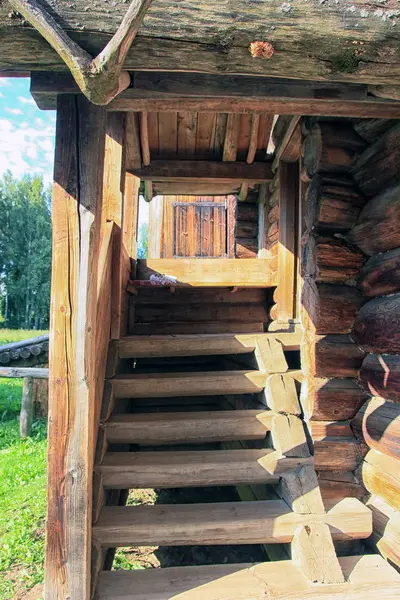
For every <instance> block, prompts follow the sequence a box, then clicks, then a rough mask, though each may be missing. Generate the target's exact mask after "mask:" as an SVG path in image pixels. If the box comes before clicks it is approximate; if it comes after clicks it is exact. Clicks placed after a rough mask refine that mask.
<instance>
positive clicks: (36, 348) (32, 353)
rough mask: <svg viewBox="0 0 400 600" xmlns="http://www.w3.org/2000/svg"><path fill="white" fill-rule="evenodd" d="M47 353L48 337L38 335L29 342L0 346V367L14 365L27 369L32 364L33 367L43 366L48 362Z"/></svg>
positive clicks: (23, 341)
mask: <svg viewBox="0 0 400 600" xmlns="http://www.w3.org/2000/svg"><path fill="white" fill-rule="evenodd" d="M48 352H49V336H48V335H40V336H37V337H35V338H31V339H29V340H22V341H20V342H12V343H11V344H4V345H2V346H0V365H8V364H10V363H14V364H15V365H16V366H17V365H18V366H22V367H28V366H30V363H32V362H33V365H34V364H45V363H47V361H48ZM16 361H18V362H16ZM33 365H32V366H33Z"/></svg>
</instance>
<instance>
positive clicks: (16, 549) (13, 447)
mask: <svg viewBox="0 0 400 600" xmlns="http://www.w3.org/2000/svg"><path fill="white" fill-rule="evenodd" d="M44 333H46V332H45V331H40V332H39V331H23V330H18V331H14V330H4V329H0V345H1V344H7V343H9V342H14V341H19V340H22V339H27V338H30V337H35V336H37V335H42V334H44ZM21 395H22V379H4V378H0V539H1V543H0V599H1V600H11V599H13V600H15V599H18V600H19V599H20V598H24V590H27V589H29V588H31V587H33V586H34V585H35V584H36V583H40V582H42V580H43V552H44V517H45V507H46V500H45V490H46V488H45V482H46V451H47V448H46V429H47V424H46V422H44V421H36V422H35V423H34V424H33V432H32V437H31V438H29V439H27V440H21V439H20V437H19V411H20V407H21ZM29 597H30V598H31V599H32V600H36V598H35V595H33V596H29Z"/></svg>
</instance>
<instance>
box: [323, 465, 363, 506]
mask: <svg viewBox="0 0 400 600" xmlns="http://www.w3.org/2000/svg"><path fill="white" fill-rule="evenodd" d="M318 483H319V487H320V490H321V495H322V498H323V501H324V504H325V506H332V505H333V504H335V503H337V502H340V501H341V500H343V498H358V499H359V500H364V499H365V498H366V497H367V496H368V492H367V491H366V489H365V488H364V487H363V486H362V485H361V483H360V482H359V480H358V479H357V477H356V476H355V475H354V474H353V473H349V472H340V471H318Z"/></svg>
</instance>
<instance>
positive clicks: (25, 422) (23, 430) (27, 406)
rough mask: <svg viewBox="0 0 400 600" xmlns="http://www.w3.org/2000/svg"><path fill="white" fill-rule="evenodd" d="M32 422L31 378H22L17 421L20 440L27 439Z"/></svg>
mask: <svg viewBox="0 0 400 600" xmlns="http://www.w3.org/2000/svg"><path fill="white" fill-rule="evenodd" d="M32 421H33V378H32V377H24V384H23V388H22V403H21V414H20V420H19V433H20V435H21V437H22V438H26V437H29V436H30V435H31V431H32Z"/></svg>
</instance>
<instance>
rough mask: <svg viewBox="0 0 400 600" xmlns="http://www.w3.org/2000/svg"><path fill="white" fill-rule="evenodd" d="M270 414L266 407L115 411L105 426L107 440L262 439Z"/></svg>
mask: <svg viewBox="0 0 400 600" xmlns="http://www.w3.org/2000/svg"><path fill="white" fill-rule="evenodd" d="M271 418H272V412H271V411H266V410H264V411H260V410H221V411H201V412H171V413H144V414H141V413H139V414H116V415H114V416H112V417H111V419H110V420H109V421H107V423H106V425H105V427H106V433H107V439H108V441H109V442H110V443H113V442H115V443H132V444H140V445H143V446H154V445H162V444H182V443H190V442H196V443H211V442H229V441H235V440H262V439H263V438H265V436H266V433H267V431H268V430H269V427H270V423H271Z"/></svg>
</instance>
